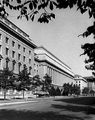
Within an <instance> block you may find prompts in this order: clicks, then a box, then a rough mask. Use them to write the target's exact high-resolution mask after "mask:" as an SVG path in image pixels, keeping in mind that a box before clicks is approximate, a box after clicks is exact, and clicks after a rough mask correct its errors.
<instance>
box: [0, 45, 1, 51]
mask: <svg viewBox="0 0 95 120" xmlns="http://www.w3.org/2000/svg"><path fill="white" fill-rule="evenodd" d="M0 53H1V45H0Z"/></svg>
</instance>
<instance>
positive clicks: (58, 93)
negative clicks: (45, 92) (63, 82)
mask: <svg viewBox="0 0 95 120" xmlns="http://www.w3.org/2000/svg"><path fill="white" fill-rule="evenodd" d="M56 95H57V96H60V95H61V91H60V89H59V87H57V88H56Z"/></svg>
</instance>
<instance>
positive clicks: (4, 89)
mask: <svg viewBox="0 0 95 120" xmlns="http://www.w3.org/2000/svg"><path fill="white" fill-rule="evenodd" d="M4 100H6V89H4Z"/></svg>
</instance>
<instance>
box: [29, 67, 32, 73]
mask: <svg viewBox="0 0 95 120" xmlns="http://www.w3.org/2000/svg"><path fill="white" fill-rule="evenodd" d="M31 69H32V67H31V66H30V67H29V73H30V74H31Z"/></svg>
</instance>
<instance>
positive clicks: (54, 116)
mask: <svg viewBox="0 0 95 120" xmlns="http://www.w3.org/2000/svg"><path fill="white" fill-rule="evenodd" d="M0 120H83V119H82V118H79V117H75V116H73V115H64V114H59V113H58V112H57V113H56V112H34V111H26V110H23V111H21V110H6V109H3V110H0Z"/></svg>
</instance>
